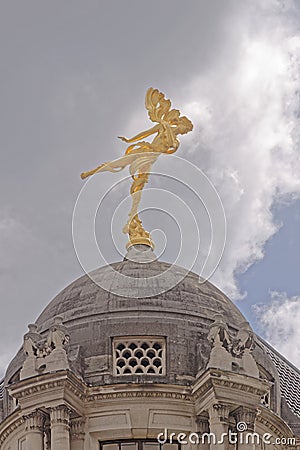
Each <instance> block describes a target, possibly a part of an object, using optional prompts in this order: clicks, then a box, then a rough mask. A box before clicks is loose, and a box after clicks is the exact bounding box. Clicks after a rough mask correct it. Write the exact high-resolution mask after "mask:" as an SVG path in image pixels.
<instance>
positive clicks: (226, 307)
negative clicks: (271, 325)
mask: <svg viewBox="0 0 300 450" xmlns="http://www.w3.org/2000/svg"><path fill="white" fill-rule="evenodd" d="M146 250H148V252H147V251H146ZM147 254H149V248H146V247H145V246H139V248H135V249H132V250H131V252H129V257H128V258H126V259H125V260H124V261H121V262H117V263H114V264H112V265H110V266H104V267H102V268H100V269H97V270H96V271H95V272H93V276H92V277H90V276H88V275H84V276H83V277H81V278H79V279H77V280H76V281H74V282H73V283H71V284H70V285H69V286H68V287H66V288H65V289H64V290H63V291H61V292H60V293H59V294H58V295H57V296H56V297H55V298H54V299H53V300H52V301H51V302H50V303H49V305H48V306H47V307H46V308H45V310H44V311H43V312H42V314H41V315H40V316H39V318H38V320H37V322H36V323H37V325H38V331H39V332H40V333H41V334H42V335H43V334H46V333H47V331H48V330H49V328H50V327H51V325H52V324H53V319H54V317H56V316H62V318H63V323H64V325H65V326H66V327H67V328H68V330H69V333H70V338H71V340H70V358H71V360H73V362H74V367H75V369H76V370H77V372H78V373H80V375H81V376H82V377H83V378H84V379H85V381H86V382H88V383H92V384H102V383H107V382H110V383H111V382H120V376H119V375H120V374H123V375H124V376H125V377H126V379H128V381H130V380H131V379H132V373H131V372H130V371H133V373H134V374H135V375H137V374H139V373H141V372H135V371H136V370H137V369H135V368H134V365H138V364H140V365H141V364H144V366H145V367H146V368H145V373H144V375H146V379H148V378H149V376H150V375H151V380H152V381H159V382H170V381H172V382H179V383H188V382H189V380H190V379H191V377H195V376H196V374H197V372H198V371H199V370H201V368H202V367H204V365H205V362H206V360H207V358H208V355H209V351H210V347H209V343H208V341H207V339H206V336H207V333H208V328H209V326H210V325H211V323H212V322H213V320H214V319H213V318H214V316H215V315H216V314H222V315H223V317H224V320H225V321H226V322H227V323H228V325H229V327H230V328H231V329H232V331H233V333H234V332H235V330H236V329H237V328H238V326H239V325H240V324H241V323H242V322H243V321H244V320H245V319H244V317H243V315H242V314H241V313H240V311H239V310H238V308H237V307H236V306H235V305H234V304H233V303H232V302H231V301H230V300H229V299H228V298H227V297H226V296H225V295H224V294H223V293H222V292H221V291H219V290H218V289H217V288H216V287H215V286H213V285H212V284H211V283H209V282H208V281H206V282H204V283H203V282H200V280H199V276H198V275H196V274H195V273H192V272H188V273H187V274H186V275H185V271H184V270H183V269H182V268H180V267H178V266H172V265H171V264H168V263H165V262H161V261H158V260H156V259H154V258H153V255H152V258H150V259H149V258H148V260H147V258H146V259H145V255H147ZM130 255H131V256H132V255H133V257H132V258H131V257H130ZM148 256H149V255H148ZM141 261H142V262H141ZM112 269H113V270H112ZM120 275H125V276H126V277H129V279H130V280H132V281H131V282H132V287H131V288H130V289H129V291H128V286H127V287H126V289H127V291H126V289H125V290H123V291H122V288H123V286H119V284H120ZM95 279H98V280H99V282H100V284H101V285H102V286H103V285H104V286H110V290H105V289H103V288H102V287H100V286H99V285H98V284H96V283H95V282H94V280H95ZM127 279H128V278H127ZM141 279H145V282H144V284H143V283H142V284H141V286H142V287H141V296H140V297H134V298H132V297H130V293H131V292H133V291H134V292H137V289H139V288H136V286H137V280H141ZM121 282H122V279H121ZM151 283H152V285H153V287H154V291H155V292H160V293H159V294H157V295H154V296H152V297H149V296H143V293H144V292H145V290H143V286H144V287H145V286H147V289H148V290H147V295H149V286H151ZM160 285H161V286H160ZM157 286H158V287H161V289H157ZM168 287H169V288H168ZM119 288H120V289H121V290H119ZM111 291H113V292H116V291H117V292H123V295H116V294H115V293H112V292H111ZM161 291H162V292H161ZM126 292H127V294H126ZM122 340H123V341H124V342H122ZM142 341H145V342H144V346H148V347H149V348H146V349H141V352H142V353H143V355H144V356H145V358H144V359H143V357H142V356H143V355H142V354H141V353H139V354H138V355H140V356H141V358H140V360H138V359H136V358H135V355H133V354H132V352H134V351H135V352H136V354H137V352H138V351H137V350H136V348H137V347H139V346H140V345H143V342H142ZM146 341H147V342H146ZM155 344H156V346H157V347H159V346H160V347H161V351H160V349H159V348H157V350H155V348H154V349H153V348H152V350H151V348H150V347H151V346H154V345H155ZM130 345H131V347H132V349H130V348H129V350H128V351H129V353H130V352H131V354H132V355H131V356H133V357H134V358H135V360H134V359H133V358H131V359H130V358H127V360H126V358H123V356H124V353H125V356H126V355H127V356H128V357H129V356H130V354H129V353H128V352H127V353H126V349H125V347H126V346H130ZM118 346H119V347H118ZM117 347H118V348H117ZM122 352H123V353H122ZM145 352H146V353H145ZM147 352H148V354H150V356H153V358H154V360H151V358H150V363H149V358H148V356H147V355H148V354H147ZM159 353H160V354H161V355H163V360H161V365H160V366H159V358H156V359H155V357H157V356H158V354H159ZM118 357H120V358H121V359H119V360H116V358H117V359H118ZM147 358H148V359H147ZM23 360H24V356H23V354H22V352H21V351H20V352H19V353H18V355H17V356H16V357H15V359H14V360H13V361H12V363H11V364H10V366H9V368H8V371H7V377H6V378H7V380H9V379H11V377H13V375H14V374H15V373H16V372H17V371H18V370H19V369H20V368H21V366H22V363H23ZM147 361H148V366H149V367H148V368H147ZM153 361H154V362H153ZM130 364H132V366H130ZM149 364H150V365H152V368H151V367H150V365H149ZM154 364H156V366H155V365H154ZM122 365H123V366H122ZM125 365H127V366H128V367H127V369H126V367H125ZM131 367H133V368H132V369H131ZM141 369H143V367H142V366H141ZM143 370H144V369H143ZM148 370H149V371H150V372H148ZM151 371H152V372H151ZM135 378H136V376H135ZM140 378H141V377H139V379H140ZM144 378H145V377H144ZM122 381H124V378H122Z"/></svg>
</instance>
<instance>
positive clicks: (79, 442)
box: [70, 417, 85, 450]
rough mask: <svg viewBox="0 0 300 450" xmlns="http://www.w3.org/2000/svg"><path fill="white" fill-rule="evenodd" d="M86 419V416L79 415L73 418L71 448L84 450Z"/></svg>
mask: <svg viewBox="0 0 300 450" xmlns="http://www.w3.org/2000/svg"><path fill="white" fill-rule="evenodd" d="M84 428H85V419H84V417H78V418H76V419H72V420H71V430H70V432H71V449H72V450H83V448H84V437H85V432H84Z"/></svg>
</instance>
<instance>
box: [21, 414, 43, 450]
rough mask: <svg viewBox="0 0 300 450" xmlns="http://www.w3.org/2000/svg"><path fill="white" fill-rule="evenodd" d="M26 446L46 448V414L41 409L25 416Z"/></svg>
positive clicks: (37, 449) (36, 449) (41, 449)
mask: <svg viewBox="0 0 300 450" xmlns="http://www.w3.org/2000/svg"><path fill="white" fill-rule="evenodd" d="M24 419H25V432H26V447H27V448H28V449H30V450H44V424H45V420H46V416H45V414H44V413H42V412H41V411H39V410H36V411H33V412H32V413H30V414H27V415H26V416H24Z"/></svg>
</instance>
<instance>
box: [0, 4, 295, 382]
mask: <svg viewBox="0 0 300 450" xmlns="http://www.w3.org/2000/svg"><path fill="white" fill-rule="evenodd" d="M299 27H300V10H299V2H295V3H294V2H293V1H289V0H287V1H284V0H278V1H277V0H257V1H255V0H251V1H250V0H249V1H243V2H241V1H239V0H235V1H230V0H227V1H226V2H225V1H221V0H218V1H216V0H210V1H199V0H189V2H182V1H177V0H176V1H174V0H164V1H163V2H161V1H157V0H152V1H151V2H148V1H147V2H146V1H143V0H142V1H141V0H126V1H121V0H118V1H116V0H110V1H106V2H105V1H104V0H102V1H101V0H98V1H96V0H85V1H79V0H73V1H72V2H70V1H67V0H59V1H58V0H52V1H51V2H45V1H39V0H26V2H24V1H21V0H9V1H3V2H1V6H0V48H1V58H0V65H1V70H0V91H1V103H0V129H1V133H0V139H1V169H2V170H1V178H0V183H1V190H0V196H1V209H0V252H1V260H0V302H1V319H0V320H1V327H0V376H1V374H3V372H4V370H5V366H6V365H7V363H8V362H9V360H10V359H11V358H12V356H13V355H14V353H15V352H16V351H17V349H18V348H19V346H20V345H21V342H22V336H23V334H24V333H25V332H26V329H27V323H30V322H33V321H34V320H35V319H36V317H37V316H38V315H39V313H40V312H41V311H42V309H43V308H44V307H45V306H46V305H47V304H48V303H49V301H50V300H51V299H52V298H53V297H54V296H55V295H56V294H57V293H58V292H59V291H60V290H61V289H62V288H63V287H64V286H66V285H67V284H69V283H70V282H71V281H72V280H74V279H76V278H78V277H79V276H80V275H82V273H83V271H82V268H81V266H80V264H79V262H78V260H77V258H76V254H75V251H74V248H73V243H72V233H71V226H72V214H73V209H74V205H75V201H76V199H77V196H78V194H79V192H80V190H81V188H82V185H83V182H82V180H81V179H80V177H79V174H80V173H81V172H82V171H83V170H87V169H91V168H93V167H94V166H96V165H98V164H100V163H102V162H103V161H107V160H111V159H114V158H117V157H118V156H120V155H121V154H122V152H123V151H124V145H122V143H121V142H118V141H117V139H116V137H117V136H118V135H120V134H121V135H126V136H130V135H131V134H135V133H137V132H139V131H141V129H142V128H144V127H148V126H149V122H148V121H147V115H146V112H145V109H144V95H145V92H146V90H147V88H148V87H150V86H153V87H157V88H159V89H160V90H162V91H163V92H165V94H166V96H167V97H168V98H171V99H172V101H173V104H174V106H175V107H178V108H179V109H180V110H181V111H182V112H183V113H184V114H186V115H187V116H188V117H190V118H191V119H192V121H193V123H194V131H193V133H190V135H188V136H185V137H183V138H182V144H181V146H180V149H179V150H178V152H177V153H178V156H181V157H183V158H186V159H187V160H188V161H190V162H192V163H193V164H195V165H196V166H198V167H199V168H201V170H202V171H203V172H204V173H205V174H206V175H207V176H208V177H209V179H210V180H211V181H212V182H213V183H214V185H215V187H216V189H217V191H218V193H219V195H220V198H221V200H222V203H223V205H224V209H225V213H226V219H227V243H226V248H225V252H224V255H223V258H222V260H221V262H220V265H219V267H218V269H217V271H216V272H215V274H214V276H213V278H212V281H213V282H214V283H215V284H217V285H218V286H219V287H220V288H221V289H222V290H224V291H225V292H226V293H227V294H228V295H229V296H230V297H231V298H232V299H233V300H235V301H236V302H238V305H239V307H240V308H241V310H242V311H243V313H244V314H245V315H246V317H247V318H248V319H249V320H250V322H251V324H252V326H253V327H254V328H255V330H256V331H258V332H259V333H260V334H261V335H262V336H263V337H265V338H266V339H267V340H268V341H269V342H270V343H271V344H272V345H274V346H275V347H276V348H277V349H278V350H279V351H280V352H281V353H283V354H284V355H285V356H286V357H287V358H289V359H290V360H291V361H292V362H293V363H294V364H296V365H297V366H298V367H299V366H300V353H299V346H298V348H297V345H296V344H297V342H299V338H300V335H299V323H300V284H299V274H298V270H299V263H300V256H299V255H300V252H299V250H300V237H299V231H298V230H299V224H300V200H299V199H300V153H299V152H300V150H299V135H300V133H299V121H298V119H299V95H300V90H299V73H300V72H299V69H300V67H299V65H300V35H299ZM98 176H99V175H98ZM126 189H128V185H127V187H126ZM126 189H125V190H123V191H120V192H124V193H125V192H126ZM112 197H113V195H112ZM118 198H119V197H118V195H115V196H114V199H115V201H116V200H117V199H118ZM119 200H121V197H120V198H119ZM108 210H109V208H108ZM179 215H180V213H179ZM124 220H126V218H125V219H124ZM145 225H146V216H145ZM148 228H149V227H148ZM150 229H151V226H150ZM166 234H167V233H166ZM167 239H168V245H169V246H170V245H171V243H172V240H173V242H174V245H175V241H176V238H175V237H174V236H173V234H172V233H171V234H170V235H169V236H167ZM106 252H107V254H106V257H107V260H108V262H112V261H115V260H117V259H119V258H120V256H118V253H117V252H116V251H114V250H109V248H108V249H107V250H106ZM171 253H172V252H169V254H168V253H166V255H165V258H163V257H162V259H168V258H169V259H170V258H171V256H170V255H171ZM168 255H169V256H168Z"/></svg>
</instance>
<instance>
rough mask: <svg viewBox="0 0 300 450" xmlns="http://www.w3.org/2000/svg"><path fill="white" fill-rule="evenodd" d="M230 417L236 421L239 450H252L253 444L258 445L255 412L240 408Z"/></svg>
mask: <svg viewBox="0 0 300 450" xmlns="http://www.w3.org/2000/svg"><path fill="white" fill-rule="evenodd" d="M232 415H233V417H234V418H235V421H236V432H237V435H238V442H239V444H238V446H239V450H254V449H255V443H258V440H259V437H258V435H257V434H256V433H255V419H256V415H257V411H256V410H254V409H249V408H245V407H243V406H241V407H239V408H238V409H236V410H235V411H234V412H233V414H232Z"/></svg>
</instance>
